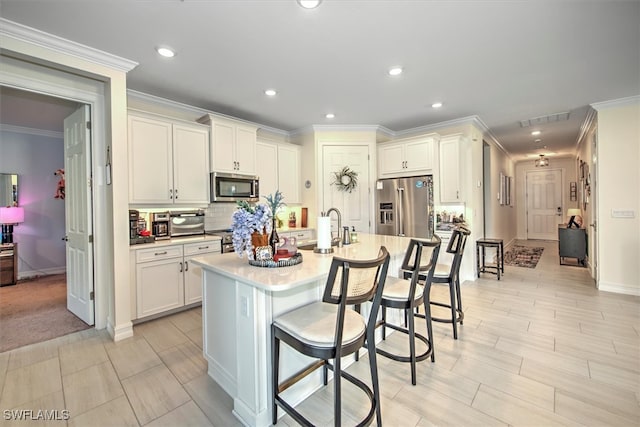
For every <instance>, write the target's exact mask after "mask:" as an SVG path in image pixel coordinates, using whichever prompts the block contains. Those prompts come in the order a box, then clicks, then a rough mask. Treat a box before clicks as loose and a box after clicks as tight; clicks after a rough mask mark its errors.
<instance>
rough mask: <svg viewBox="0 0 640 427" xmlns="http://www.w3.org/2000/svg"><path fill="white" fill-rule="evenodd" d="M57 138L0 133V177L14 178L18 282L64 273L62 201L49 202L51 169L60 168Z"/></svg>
mask: <svg viewBox="0 0 640 427" xmlns="http://www.w3.org/2000/svg"><path fill="white" fill-rule="evenodd" d="M63 143H64V142H63V139H62V137H59V138H56V137H50V136H42V135H33V134H28V133H23V132H19V133H18V132H13V131H0V153H2V154H1V155H0V172H2V173H16V174H18V203H19V205H20V206H22V207H23V208H24V219H25V220H24V223H22V224H20V225H18V226H15V227H14V229H13V240H14V242H17V243H18V278H19V279H24V278H27V277H33V276H39V275H46V274H56V273H64V272H65V270H66V256H65V243H64V241H63V240H62V237H64V234H65V224H64V213H65V211H64V200H61V199H55V198H54V197H53V196H54V195H55V190H56V188H57V183H58V177H57V176H55V175H54V172H55V171H56V170H57V169H62V168H64V147H63Z"/></svg>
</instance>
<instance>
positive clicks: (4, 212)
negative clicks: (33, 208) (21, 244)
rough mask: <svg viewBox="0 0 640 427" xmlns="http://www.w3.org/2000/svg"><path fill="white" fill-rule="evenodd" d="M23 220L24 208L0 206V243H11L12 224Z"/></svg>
mask: <svg viewBox="0 0 640 427" xmlns="http://www.w3.org/2000/svg"><path fill="white" fill-rule="evenodd" d="M21 222H24V208H21V207H19V206H13V207H12V206H7V207H3V208H0V224H2V244H5V243H13V226H14V225H17V224H20V223H21Z"/></svg>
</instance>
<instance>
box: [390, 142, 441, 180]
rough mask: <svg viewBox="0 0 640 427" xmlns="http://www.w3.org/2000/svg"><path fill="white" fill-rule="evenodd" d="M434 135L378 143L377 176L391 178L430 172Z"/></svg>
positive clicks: (433, 151)
mask: <svg viewBox="0 0 640 427" xmlns="http://www.w3.org/2000/svg"><path fill="white" fill-rule="evenodd" d="M436 142H437V138H436V135H428V136H423V137H420V138H412V139H408V140H404V141H395V142H390V143H384V144H380V146H379V147H378V177H380V178H393V177H399V176H409V175H417V174H425V173H427V174H428V173H432V172H433V167H434V157H435V154H434V153H435V144H436Z"/></svg>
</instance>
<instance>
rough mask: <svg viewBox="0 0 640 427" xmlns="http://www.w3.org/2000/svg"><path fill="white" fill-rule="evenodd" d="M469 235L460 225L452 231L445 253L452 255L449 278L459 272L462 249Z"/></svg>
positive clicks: (469, 232) (467, 230)
mask: <svg viewBox="0 0 640 427" xmlns="http://www.w3.org/2000/svg"><path fill="white" fill-rule="evenodd" d="M470 234H471V230H469V229H468V228H466V227H463V226H461V225H459V226H457V227H456V228H454V229H453V233H452V234H451V240H449V245H448V246H447V252H448V253H450V254H453V261H452V262H451V272H450V273H449V275H450V276H451V277H453V276H457V275H458V272H459V271H460V264H461V263H462V255H464V247H465V246H466V244H467V237H469V235H470Z"/></svg>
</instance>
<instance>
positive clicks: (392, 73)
mask: <svg viewBox="0 0 640 427" xmlns="http://www.w3.org/2000/svg"><path fill="white" fill-rule="evenodd" d="M400 74H402V67H393V68H391V69H389V75H390V76H398V75H400Z"/></svg>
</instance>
